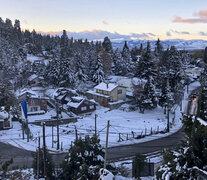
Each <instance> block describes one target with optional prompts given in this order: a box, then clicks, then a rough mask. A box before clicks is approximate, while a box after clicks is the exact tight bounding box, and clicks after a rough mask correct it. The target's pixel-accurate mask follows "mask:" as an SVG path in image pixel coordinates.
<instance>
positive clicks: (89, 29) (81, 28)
mask: <svg viewBox="0 0 207 180" xmlns="http://www.w3.org/2000/svg"><path fill="white" fill-rule="evenodd" d="M0 2H1V6H0V12H1V15H0V16H1V17H2V18H3V19H5V18H10V19H11V20H13V21H14V19H19V20H20V21H21V26H22V29H29V30H33V29H35V30H36V31H37V32H45V33H50V34H57V33H60V32H61V31H62V30H63V29H66V30H67V31H69V32H70V34H71V35H74V36H75V37H80V36H82V37H83V38H85V37H86V36H88V37H89V38H88V39H90V38H92V39H93V38H97V39H98V38H100V37H102V36H104V35H108V36H109V37H113V38H120V39H121V38H123V39H136V38H141V39H157V38H158V37H159V38H161V39H178V38H180V39H204V40H207V1H205V0H197V1H195V0H167V1H166V0H156V1H154V0H130V1H125V0H102V1H98V0H76V1H72V0H35V1H34V0H6V1H5V0H0ZM205 7H206V9H205ZM102 38H103V37H102Z"/></svg>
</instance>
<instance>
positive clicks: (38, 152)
mask: <svg viewBox="0 0 207 180" xmlns="http://www.w3.org/2000/svg"><path fill="white" fill-rule="evenodd" d="M39 174H40V136H39V137H38V150H37V180H39Z"/></svg>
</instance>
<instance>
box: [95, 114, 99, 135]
mask: <svg viewBox="0 0 207 180" xmlns="http://www.w3.org/2000/svg"><path fill="white" fill-rule="evenodd" d="M97 116H98V115H97V114H95V136H97V127H96V125H97V124H96V120H97Z"/></svg>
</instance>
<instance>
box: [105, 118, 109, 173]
mask: <svg viewBox="0 0 207 180" xmlns="http://www.w3.org/2000/svg"><path fill="white" fill-rule="evenodd" d="M109 125H110V121H109V120H108V123H107V133H106V147H105V157H104V169H106V159H107V151H108V139H109Z"/></svg>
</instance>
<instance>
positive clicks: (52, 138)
mask: <svg viewBox="0 0 207 180" xmlns="http://www.w3.org/2000/svg"><path fill="white" fill-rule="evenodd" d="M53 128H54V127H53V125H52V148H53V142H54V132H53Z"/></svg>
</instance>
